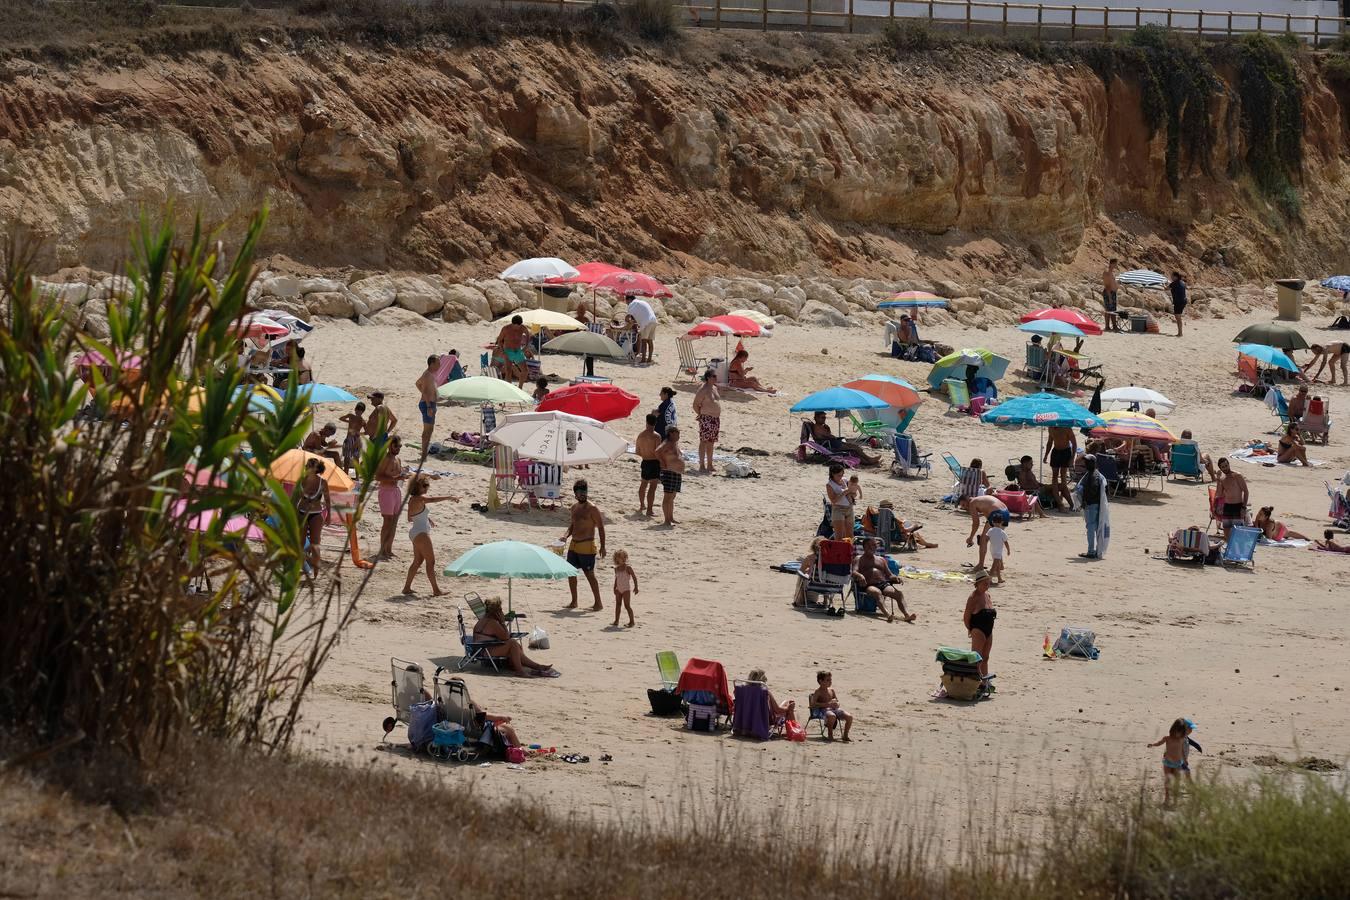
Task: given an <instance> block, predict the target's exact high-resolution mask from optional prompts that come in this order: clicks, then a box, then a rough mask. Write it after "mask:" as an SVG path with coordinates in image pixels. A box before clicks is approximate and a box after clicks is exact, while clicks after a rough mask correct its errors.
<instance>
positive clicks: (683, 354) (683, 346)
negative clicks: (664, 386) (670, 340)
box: [675, 337, 708, 381]
mask: <svg viewBox="0 0 1350 900" xmlns="http://www.w3.org/2000/svg"><path fill="white" fill-rule="evenodd" d="M675 352H676V354H677V355H678V356H679V363H678V365H677V366H676V368H675V377H676V378H677V379H680V378H684V380H694V381H697V380H698V378H699V377H700V375H701V374H702V370H703V369H706V368H707V367H708V359H707V357H703V356H698V355H697V354H695V353H694V342H693V341H691V340H689V339H688V338H682V337H681V338H676V339H675ZM685 376H688V377H687V378H685Z"/></svg>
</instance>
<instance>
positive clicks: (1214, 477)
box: [1179, 428, 1219, 481]
mask: <svg viewBox="0 0 1350 900" xmlns="http://www.w3.org/2000/svg"><path fill="white" fill-rule="evenodd" d="M1179 443H1182V444H1190V445H1191V446H1192V447H1194V448H1195V456H1196V458H1197V459H1199V460H1200V465H1202V466H1204V467H1205V471H1206V472H1208V473H1209V480H1210V481H1218V480H1219V474H1218V473H1217V472H1215V471H1214V460H1213V459H1211V458H1210V455H1209V454H1208V453H1205V452H1204V451H1202V450H1201V449H1200V445H1199V444H1198V443H1196V441H1195V438H1193V437H1191V430H1190V429H1189V428H1187V429H1185V430H1183V431H1182V432H1181V440H1180V441H1179Z"/></svg>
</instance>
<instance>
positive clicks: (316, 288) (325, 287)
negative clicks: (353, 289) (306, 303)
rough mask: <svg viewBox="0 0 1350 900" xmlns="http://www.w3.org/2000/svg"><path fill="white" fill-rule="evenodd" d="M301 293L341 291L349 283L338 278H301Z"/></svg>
mask: <svg viewBox="0 0 1350 900" xmlns="http://www.w3.org/2000/svg"><path fill="white" fill-rule="evenodd" d="M297 286H298V287H299V288H300V293H301V294H332V293H340V292H342V291H343V290H345V289H346V287H347V285H346V284H344V283H343V282H341V281H338V280H337V279H336V278H301V279H299V280H298V281H297Z"/></svg>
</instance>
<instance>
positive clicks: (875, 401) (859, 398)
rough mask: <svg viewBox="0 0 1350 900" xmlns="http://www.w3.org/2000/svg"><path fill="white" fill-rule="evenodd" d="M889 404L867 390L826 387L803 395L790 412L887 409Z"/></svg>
mask: <svg viewBox="0 0 1350 900" xmlns="http://www.w3.org/2000/svg"><path fill="white" fill-rule="evenodd" d="M888 405H889V404H888V403H887V402H886V401H885V400H882V399H881V398H880V397H874V396H872V395H871V394H869V393H866V392H865V391H858V390H854V389H853V388H846V387H832V388H826V389H825V390H823V391H816V392H815V393H814V394H811V395H809V396H806V397H803V398H802V399H801V400H798V401H797V403H796V404H795V405H793V407H792V409H791V410H789V411H790V412H794V413H803V412H843V411H845V410H850V409H885V408H886V407H887V406H888Z"/></svg>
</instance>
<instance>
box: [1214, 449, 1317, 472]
mask: <svg viewBox="0 0 1350 900" xmlns="http://www.w3.org/2000/svg"><path fill="white" fill-rule="evenodd" d="M1228 458H1229V459H1236V460H1238V461H1240V462H1245V463H1252V464H1253V465H1258V466H1292V467H1293V468H1296V469H1301V468H1303V464H1302V463H1296V462H1287V463H1282V462H1276V461H1275V452H1274V451H1271V450H1265V449H1262V448H1261V447H1242V448H1241V449H1238V450H1234V451H1233V452H1232V453H1230V454H1228ZM1308 465H1309V466H1311V467H1314V468H1315V467H1318V466H1324V465H1326V463H1325V462H1324V461H1323V460H1320V459H1313V458H1312V457H1311V456H1310V457H1308Z"/></svg>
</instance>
